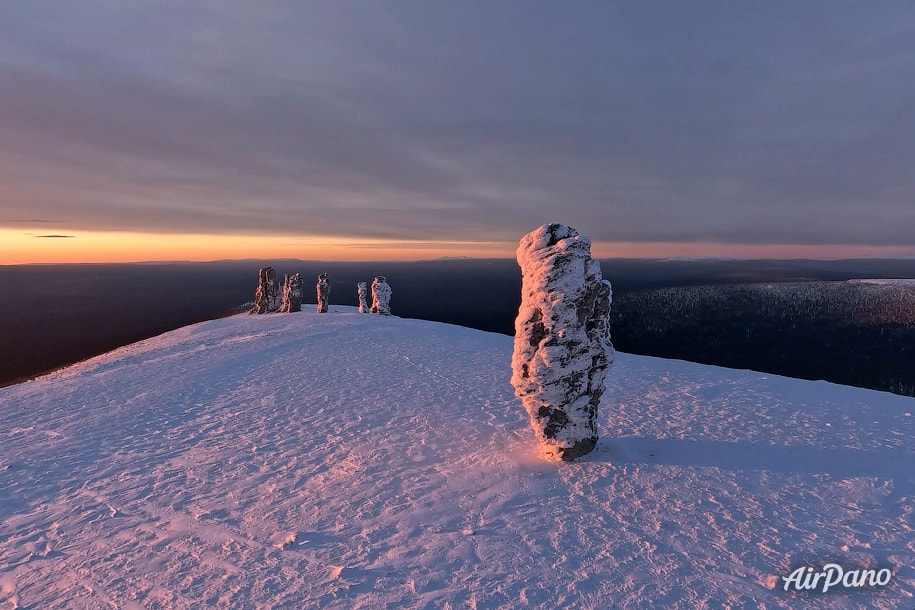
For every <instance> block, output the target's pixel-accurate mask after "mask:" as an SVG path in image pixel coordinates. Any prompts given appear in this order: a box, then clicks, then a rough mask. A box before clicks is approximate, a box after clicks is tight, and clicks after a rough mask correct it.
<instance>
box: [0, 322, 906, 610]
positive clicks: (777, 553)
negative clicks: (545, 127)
mask: <svg viewBox="0 0 915 610" xmlns="http://www.w3.org/2000/svg"><path fill="white" fill-rule="evenodd" d="M309 309H311V308H309ZM332 310H333V311H332V313H329V314H323V315H317V314H315V313H312V311H307V312H303V313H297V314H288V315H266V316H245V315H242V316H236V317H232V318H225V319H221V320H214V321H210V322H205V323H202V324H197V325H194V326H189V327H186V328H182V329H179V330H176V331H174V332H170V333H167V334H165V335H162V336H160V337H156V338H154V339H150V340H147V341H143V342H140V343H137V344H134V345H131V346H127V347H124V348H122V349H119V350H116V351H114V352H111V353H109V354H106V355H103V356H100V357H98V358H94V359H92V360H89V361H86V362H84V363H81V364H78V365H76V366H73V367H70V368H67V369H64V370H62V371H59V372H56V373H54V374H52V375H49V376H47V377H44V378H41V379H39V380H36V381H33V382H30V383H26V384H21V385H16V386H11V387H7V388H4V389H0V608H15V607H19V608H42V609H47V608H59V607H73V608H108V607H111V608H141V607H145V608H169V609H173V608H179V609H180V608H205V607H226V608H281V607H282V608H313V607H315V608H316V607H333V608H385V607H387V608H414V607H417V608H425V607H429V608H439V607H451V608H463V607H471V608H474V607H475V608H514V607H531V608H550V609H553V608H566V607H572V608H627V607H632V608H642V607H644V608H666V607H672V608H699V607H705V606H704V605H705V604H708V605H710V606H711V607H722V605H725V606H731V607H740V608H743V607H752V608H762V607H784V608H800V607H812V608H820V607H823V608H827V607H828V608H845V607H855V608H858V607H874V608H903V607H905V608H911V607H913V606H915V600H913V597H912V595H913V589H915V570H913V566H915V529H913V528H915V523H913V514H915V512H913V511H915V478H913V477H915V474H913V471H915V468H913V466H915V460H913V457H915V421H913V417H912V411H915V401H913V400H912V399H911V398H904V397H901V396H895V395H892V394H887V393H882V392H875V391H868V390H860V389H855V388H850V387H844V386H838V385H832V384H828V383H822V382H806V381H798V380H793V379H787V378H783V377H776V376H772V375H764V374H760V373H753V372H747V371H735V370H728V369H722V368H716V367H710V366H702V365H697V364H690V363H686V362H680V361H671V360H662V359H657V358H648V357H638V356H631V355H627V354H619V355H618V358H617V363H616V366H615V367H614V368H613V369H612V371H611V373H610V379H609V389H608V392H607V394H606V397H605V401H604V405H603V407H602V412H601V414H600V432H601V436H602V438H601V441H600V443H599V445H598V448H597V449H596V450H595V452H594V453H592V454H590V455H589V456H588V457H587V458H586V460H585V461H583V462H580V463H575V464H556V463H549V462H545V461H542V460H541V459H539V458H538V457H537V456H536V455H535V453H534V439H533V435H532V433H531V431H530V429H529V427H528V423H527V420H526V415H525V413H524V410H523V409H522V407H521V405H520V403H519V401H518V400H517V399H516V398H515V397H514V396H513V394H512V389H511V386H510V385H509V376H510V361H511V351H512V339H511V337H507V336H502V335H497V334H491V333H484V332H479V331H475V330H470V329H466V328H461V327H457V326H450V325H445V324H437V323H433V322H424V321H418V320H405V319H399V318H395V317H380V316H370V315H359V314H357V313H354V310H352V309H350V308H342V307H337V306H334V307H332ZM823 357H824V358H828V357H829V354H824V355H823ZM827 561H838V562H839V563H843V564H845V565H847V566H850V567H853V566H865V565H871V566H886V567H891V568H892V569H893V571H894V573H895V576H894V579H893V581H892V583H891V584H890V585H889V586H888V587H887V588H885V589H881V590H879V591H871V592H862V591H858V592H853V593H845V592H830V593H828V594H825V595H823V594H809V593H805V594H799V593H785V592H783V591H781V589H780V588H779V587H778V580H777V577H778V576H780V575H785V574H787V573H788V572H789V571H790V569H791V568H792V567H795V566H799V565H804V564H806V563H811V564H816V565H821V564H822V563H824V562H827Z"/></svg>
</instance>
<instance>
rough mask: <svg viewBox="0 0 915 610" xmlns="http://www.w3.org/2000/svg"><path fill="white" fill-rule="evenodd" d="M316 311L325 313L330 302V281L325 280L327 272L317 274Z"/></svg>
mask: <svg viewBox="0 0 915 610" xmlns="http://www.w3.org/2000/svg"><path fill="white" fill-rule="evenodd" d="M316 289H317V291H318V305H317V308H318V313H327V305H328V303H330V283H329V282H328V281H327V274H326V273H322V274H321V275H319V276H318V284H317V286H316Z"/></svg>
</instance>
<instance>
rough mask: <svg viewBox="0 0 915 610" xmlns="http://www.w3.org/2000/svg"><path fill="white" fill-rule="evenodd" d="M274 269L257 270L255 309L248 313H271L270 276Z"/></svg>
mask: <svg viewBox="0 0 915 610" xmlns="http://www.w3.org/2000/svg"><path fill="white" fill-rule="evenodd" d="M272 270H273V269H272V267H261V268H260V269H258V270H257V290H255V291H254V307H252V308H251V310H250V311H248V313H254V314H262V313H267V312H268V311H270V274H269V271H272Z"/></svg>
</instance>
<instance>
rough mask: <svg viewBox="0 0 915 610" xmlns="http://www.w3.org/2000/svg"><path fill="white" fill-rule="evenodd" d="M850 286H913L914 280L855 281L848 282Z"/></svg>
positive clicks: (914, 284)
mask: <svg viewBox="0 0 915 610" xmlns="http://www.w3.org/2000/svg"><path fill="white" fill-rule="evenodd" d="M848 281H849V283H851V284H878V285H881V286H915V279H910V278H889V279H855V280H848Z"/></svg>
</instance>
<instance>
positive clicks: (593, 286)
mask: <svg viewBox="0 0 915 610" xmlns="http://www.w3.org/2000/svg"><path fill="white" fill-rule="evenodd" d="M517 258H518V265H520V267H521V274H522V285H521V307H520V308H519V310H518V317H517V318H516V319H515V344H514V353H513V355H512V385H513V386H514V388H515V393H516V394H517V395H518V397H519V398H521V400H522V402H523V403H524V407H525V409H526V410H527V413H528V416H529V418H530V423H531V427H532V428H533V429H534V434H535V435H536V437H537V440H538V441H539V442H540V444H541V447H542V448H543V450H544V453H545V454H546V455H547V456H549V457H551V458H556V459H561V460H566V461H568V460H574V459H575V458H577V457H579V456H581V455H584V454H586V453H588V452H589V451H591V450H592V449H593V448H594V446H595V444H596V443H597V408H598V405H599V404H600V400H601V397H602V396H603V394H604V388H605V379H606V375H607V370H608V369H609V367H610V366H611V365H612V363H613V357H614V351H613V344H612V343H611V342H610V302H611V299H612V291H611V288H610V283H609V282H607V281H605V280H603V279H602V277H601V270H600V265H599V263H598V261H596V260H594V259H592V258H591V241H590V240H589V239H588V238H587V237H584V236H583V235H581V234H579V233H578V231H576V230H575V229H573V228H571V227H567V226H565V225H560V224H550V225H543V226H542V227H540V228H538V229H535V230H534V231H531V232H530V233H528V234H527V235H525V236H524V237H522V238H521V242H520V244H519V245H518V250H517Z"/></svg>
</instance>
